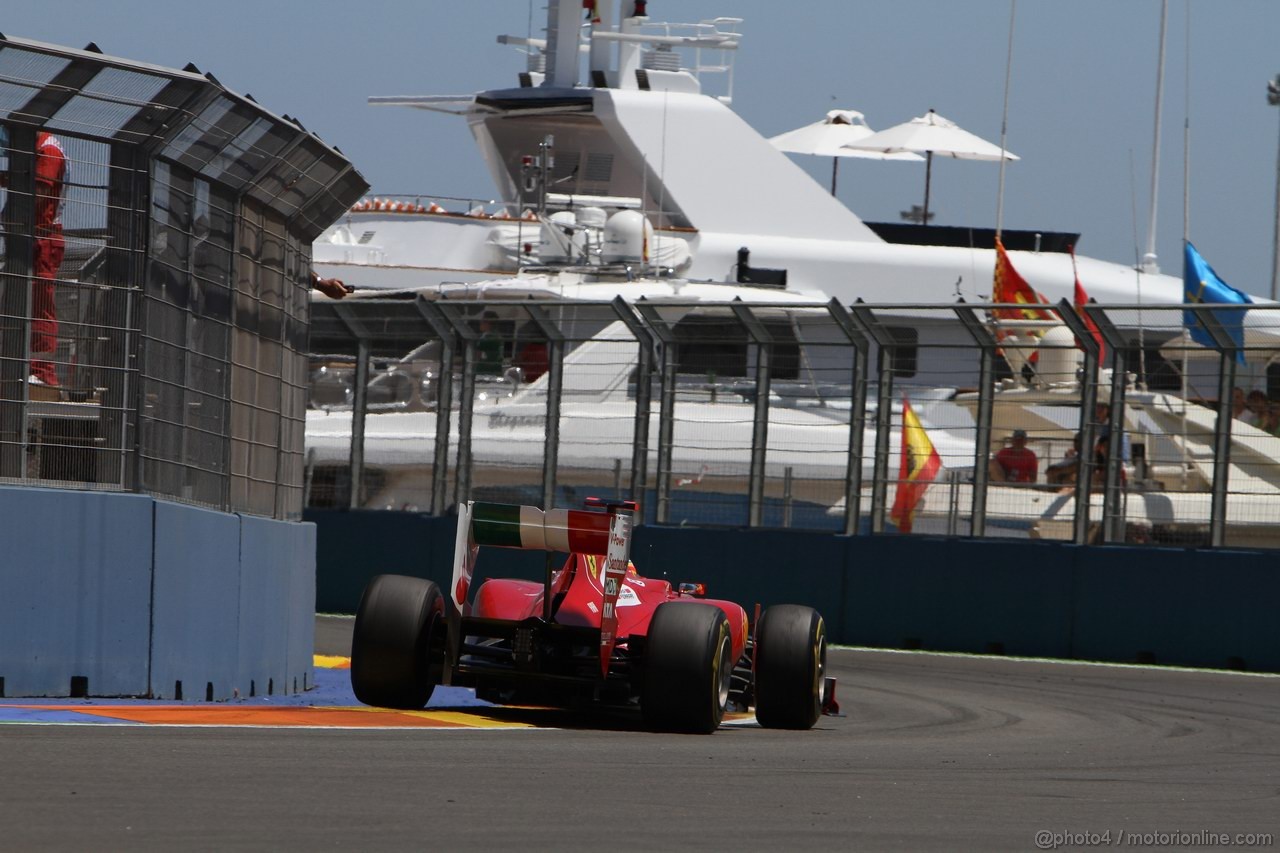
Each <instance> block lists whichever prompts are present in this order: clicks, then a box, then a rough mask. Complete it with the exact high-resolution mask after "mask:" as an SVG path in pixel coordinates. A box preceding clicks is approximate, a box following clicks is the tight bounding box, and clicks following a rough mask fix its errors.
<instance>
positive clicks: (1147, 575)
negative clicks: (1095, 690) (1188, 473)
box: [1072, 547, 1280, 671]
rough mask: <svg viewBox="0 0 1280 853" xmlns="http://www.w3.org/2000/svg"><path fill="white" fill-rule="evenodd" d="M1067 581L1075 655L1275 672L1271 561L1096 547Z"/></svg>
mask: <svg viewBox="0 0 1280 853" xmlns="http://www.w3.org/2000/svg"><path fill="white" fill-rule="evenodd" d="M1075 577H1076V583H1075V609H1074V617H1075V644H1074V647H1073V650H1072V651H1073V655H1074V656H1075V657H1080V658H1090V659H1097V660H1114V661H1135V662H1141V663H1167V664H1179V665H1186V666H1209V667H1233V668H1247V669H1251V670H1263V671H1276V670H1280V628H1278V627H1277V621H1276V616H1275V606H1276V605H1275V603H1276V601H1277V600H1280V572H1277V571H1276V566H1275V558H1274V556H1273V555H1270V554H1267V553H1266V552H1242V551H1225V550H1222V551H1214V550H1183V549H1175V548H1165V549H1155V548H1143V549H1140V550H1139V549H1134V548H1128V547H1113V548H1106V547H1096V548H1087V549H1081V553H1080V554H1079V555H1078V557H1077V560H1076V565H1075Z"/></svg>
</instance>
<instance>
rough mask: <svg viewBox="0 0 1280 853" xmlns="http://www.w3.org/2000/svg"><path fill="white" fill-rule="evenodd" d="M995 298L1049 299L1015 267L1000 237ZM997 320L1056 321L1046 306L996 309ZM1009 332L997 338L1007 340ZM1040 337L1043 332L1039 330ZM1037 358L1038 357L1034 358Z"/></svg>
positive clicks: (1019, 300) (1023, 302)
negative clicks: (1035, 288) (1034, 287)
mask: <svg viewBox="0 0 1280 853" xmlns="http://www.w3.org/2000/svg"><path fill="white" fill-rule="evenodd" d="M991 301H992V302H1007V303H1018V304H1021V305H1027V306H1032V305H1043V304H1045V303H1046V301H1047V300H1046V299H1045V298H1044V297H1043V296H1041V295H1040V294H1039V293H1037V292H1036V291H1035V290H1033V289H1032V287H1031V285H1029V284H1027V280H1026V279H1025V278H1023V277H1022V276H1021V275H1019V274H1018V271H1017V270H1016V269H1014V268H1013V262H1012V261H1010V260H1009V253H1008V252H1006V251H1005V250H1004V243H1002V242H1001V241H1000V238H999V237H996V270H995V276H994V277H993V278H992V281H991ZM991 314H992V316H993V317H995V318H996V319H997V320H1052V319H1053V317H1052V316H1051V315H1050V314H1049V312H1048V311H1046V310H1045V309H1044V308H1031V307H1027V308H993V309H992V311H991ZM1008 334H1009V333H1008V332H1005V333H1001V332H997V333H996V339H997V340H1004V338H1005V337H1006V336H1007V335H1008ZM1035 334H1036V336H1037V337H1039V336H1040V335H1041V334H1043V332H1037V333H1035ZM1032 360H1033V361H1034V360H1035V359H1034V357H1033V359H1032Z"/></svg>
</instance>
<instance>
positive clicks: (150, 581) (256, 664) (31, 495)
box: [0, 487, 315, 699]
mask: <svg viewBox="0 0 1280 853" xmlns="http://www.w3.org/2000/svg"><path fill="white" fill-rule="evenodd" d="M0 519H3V531H4V536H3V540H2V542H3V544H2V548H0V679H2V681H0V687H3V694H4V695H7V696H68V695H72V694H74V693H77V692H84V693H85V694H86V695H90V696H153V697H156V698H165V699H171V698H174V697H175V695H176V693H177V690H178V684H179V682H181V685H182V688H181V689H182V698H184V699H203V698H206V697H212V698H214V699H229V698H231V697H233V696H234V695H235V694H236V693H240V694H242V695H248V694H249V693H250V692H252V691H255V690H256V691H257V692H259V693H266V692H267V691H268V688H270V689H271V691H272V692H275V693H290V692H293V691H294V690H295V689H297V690H302V689H306V688H307V687H310V686H311V685H312V683H313V681H314V677H313V673H312V669H311V666H312V648H313V646H314V631H315V624H314V618H315V570H314V567H315V527H314V526H313V525H310V524H297V523H288V522H279V521H272V520H268V519H260V518H255V517H250V516H243V517H242V516H237V515H230V514H227V513H221V512H214V511H211V510H204V509H199V508H196V507H190V506H185V505H181V504H174V503H168V502H165V501H158V500H155V499H153V498H151V497H149V496H146V495H132V494H117V493H103V492H79V491H61V490H55V489H32V488H26V487H21V488H18V487H10V488H0ZM295 684H296V685H297V687H296V688H295V687H294V685H295Z"/></svg>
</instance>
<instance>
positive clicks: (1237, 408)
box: [1231, 388, 1244, 418]
mask: <svg viewBox="0 0 1280 853" xmlns="http://www.w3.org/2000/svg"><path fill="white" fill-rule="evenodd" d="M1243 414H1244V389H1243V388H1232V389H1231V417H1233V418H1238V417H1240V416H1241V415H1243Z"/></svg>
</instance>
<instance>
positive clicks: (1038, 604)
mask: <svg viewBox="0 0 1280 853" xmlns="http://www.w3.org/2000/svg"><path fill="white" fill-rule="evenodd" d="M307 518H308V519H309V520H311V521H314V522H316V524H317V543H318V553H317V588H316V600H317V605H318V609H320V610H322V611H325V612H335V613H353V612H355V608H356V606H357V604H358V603H359V599H360V591H361V590H362V589H363V587H364V584H365V583H366V582H367V581H368V579H369V578H370V577H372V576H373V575H376V574H382V573H397V574H408V575H417V576H419V577H426V578H430V579H432V580H435V581H436V582H437V583H439V584H440V586H441V588H442V589H445V588H447V585H448V582H449V575H450V561H451V559H452V553H453V552H452V547H453V535H454V527H455V525H456V520H455V519H453V518H439V519H437V518H431V517H428V516H422V515H414V514H408V513H386V512H359V511H356V512H347V511H312V512H309V513H308V514H307ZM632 556H633V558H634V560H635V563H636V566H637V567H638V568H639V570H640V573H641V574H643V575H647V576H651V577H661V578H666V579H668V580H671V581H673V582H680V581H700V582H704V583H706V584H707V594H708V595H709V596H712V597H716V598H728V599H732V600H736V601H739V602H741V603H743V604H744V605H746V606H747V607H748V609H750V607H751V606H752V605H753V604H754V603H756V602H759V603H761V604H763V605H764V606H766V607H767V606H769V605H771V604H778V603H782V602H795V603H799V604H808V605H810V606H813V607H816V608H817V609H819V610H820V611H821V612H822V614H823V616H824V617H825V619H826V621H827V625H828V630H829V632H830V636H831V638H832V640H833V641H834V642H839V643H849V644H854V645H865V646H873V647H880V648H894V649H898V648H921V649H931V650H937V651H961V652H978V653H986V652H994V653H1003V654H1009V655H1022V656H1046V657H1058V658H1076V659H1087V660H1107V661H1154V662H1157V663H1168V664H1181V665H1191V666H1211V667H1244V668H1247V669H1251V670H1261V671H1280V620H1278V619H1276V617H1275V615H1274V607H1275V605H1274V602H1275V601H1277V600H1280V561H1277V559H1276V555H1275V554H1274V553H1273V552H1267V551H1228V550H1181V549H1170V548H1141V547H1128V546H1114V547H1107V546H1075V545H1068V544H1063V543H1055V542H1038V541H1025V540H1019V541H1013V540H977V539H947V538H943V537H927V536H910V537H904V536H893V535H884V536H853V537H847V536H836V535H831V534H824V533H812V532H793V531H776V530H708V529H696V528H675V527H655V526H647V525H646V526H641V527H638V528H636V533H635V540H634V544H633V548H632ZM542 566H543V562H542V555H541V554H536V553H532V552H517V551H502V550H493V551H485V552H484V553H483V555H482V556H481V559H480V563H479V567H478V570H477V574H479V575H482V576H494V575H501V574H510V575H514V576H519V577H528V578H538V577H540V576H541V571H542Z"/></svg>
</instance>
